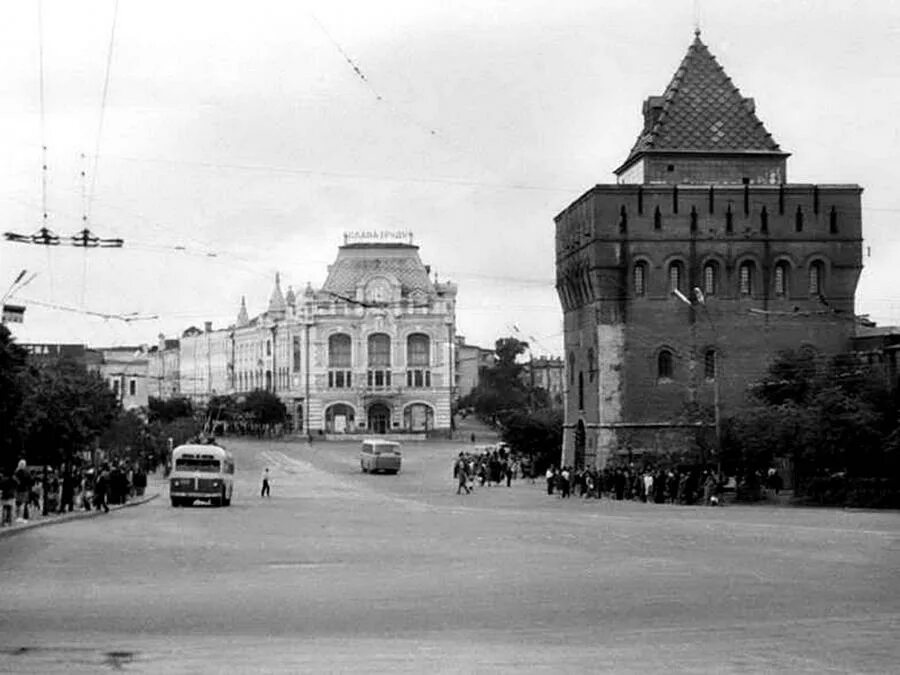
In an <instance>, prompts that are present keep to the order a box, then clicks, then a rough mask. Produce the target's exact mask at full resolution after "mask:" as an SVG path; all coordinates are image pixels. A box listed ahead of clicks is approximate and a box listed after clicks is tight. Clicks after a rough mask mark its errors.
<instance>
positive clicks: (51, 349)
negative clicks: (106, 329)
mask: <svg viewBox="0 0 900 675" xmlns="http://www.w3.org/2000/svg"><path fill="white" fill-rule="evenodd" d="M19 346H20V347H22V348H23V349H25V350H26V351H27V352H28V358H29V360H30V361H31V362H32V363H35V364H47V363H53V362H56V361H59V360H69V361H74V362H75V363H79V364H81V365H83V366H84V367H85V368H87V369H88V370H94V371H96V370H99V368H100V364H101V362H102V361H103V355H102V354H101V353H100V352H99V351H97V350H94V349H90V348H88V347H86V346H85V345H83V344H48V343H22V344H20V345H19Z"/></svg>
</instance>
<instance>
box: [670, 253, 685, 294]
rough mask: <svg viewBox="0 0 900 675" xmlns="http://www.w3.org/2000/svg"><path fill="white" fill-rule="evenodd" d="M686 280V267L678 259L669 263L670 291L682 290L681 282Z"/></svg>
mask: <svg viewBox="0 0 900 675" xmlns="http://www.w3.org/2000/svg"><path fill="white" fill-rule="evenodd" d="M683 280H684V267H683V266H682V264H681V262H680V261H678V260H676V261H675V262H673V263H670V264H669V292H670V293H672V292H674V291H682V290H683V289H682V288H681V284H682V282H683Z"/></svg>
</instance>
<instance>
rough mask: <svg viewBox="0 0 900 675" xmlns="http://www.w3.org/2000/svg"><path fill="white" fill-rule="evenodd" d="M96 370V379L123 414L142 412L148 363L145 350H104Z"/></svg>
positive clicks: (143, 348)
mask: <svg viewBox="0 0 900 675" xmlns="http://www.w3.org/2000/svg"><path fill="white" fill-rule="evenodd" d="M97 351H99V352H100V354H101V355H102V361H101V363H100V364H99V366H98V370H99V372H100V376H101V377H102V378H103V379H104V380H106V381H107V382H108V383H109V388H110V389H112V391H113V393H114V394H115V395H116V397H117V398H118V399H119V402H120V403H121V404H122V407H123V408H124V409H125V410H142V409H146V407H147V402H148V399H149V389H150V385H149V377H148V376H149V359H148V355H147V348H146V347H145V346H134V347H127V346H125V347H105V348H100V349H97Z"/></svg>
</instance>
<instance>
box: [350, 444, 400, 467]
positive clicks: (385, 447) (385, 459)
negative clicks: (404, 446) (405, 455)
mask: <svg viewBox="0 0 900 675" xmlns="http://www.w3.org/2000/svg"><path fill="white" fill-rule="evenodd" d="M401 457H402V455H401V453H400V444H399V443H395V442H393V441H382V440H380V439H366V440H364V441H363V442H362V446H361V447H360V449H359V468H360V469H361V470H362V472H363V473H370V472H371V473H375V472H376V471H384V472H385V473H399V472H400V460H401Z"/></svg>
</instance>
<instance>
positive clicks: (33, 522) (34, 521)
mask: <svg viewBox="0 0 900 675" xmlns="http://www.w3.org/2000/svg"><path fill="white" fill-rule="evenodd" d="M166 482H167V481H166V479H164V478H163V477H162V476H159V475H151V476H148V477H147V490H146V492H144V495H143V496H141V497H132V498H131V499H130V500H128V501H127V502H125V503H124V504H110V505H109V512H110V513H112V512H114V511H118V510H119V509H127V508H128V507H131V506H140V505H141V504H146V503H147V502H150V501H153V500H154V499H156V498H157V497H159V495H160V494H162V491H163V488H164V487H165V485H166ZM105 515H108V514H106V513H105V512H103V511H97V510H96V509H92V510H90V511H85V510H84V509H75V510H74V511H70V512H66V513H49V514H47V515H46V516H42V515H41V514H40V510H38V509H32V517H31V519H30V520H28V522H25V523H18V522H15V521H14V522H13V524H12V525H8V526H6V527H3V528H0V539H3V538H5V537H10V536H12V535H14V534H17V533H19V532H24V531H26V530H33V529H35V528H37V527H46V526H47V525H56V524H58V523H65V522H68V521H70V520H84V519H85V518H96V517H97V516H105Z"/></svg>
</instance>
